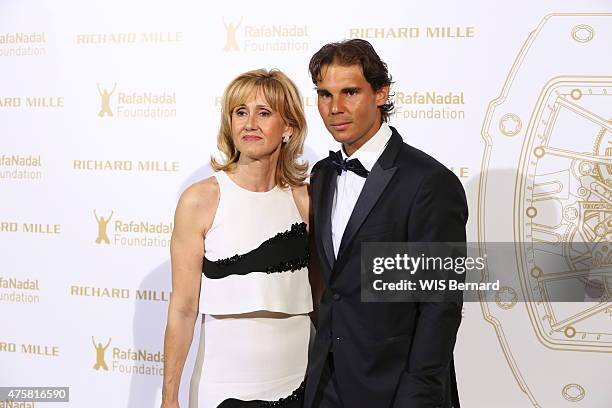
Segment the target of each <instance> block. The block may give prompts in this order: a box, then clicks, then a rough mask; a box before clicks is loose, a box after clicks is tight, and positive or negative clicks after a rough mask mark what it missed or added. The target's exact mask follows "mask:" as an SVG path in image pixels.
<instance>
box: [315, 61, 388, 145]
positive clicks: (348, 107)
mask: <svg viewBox="0 0 612 408" xmlns="http://www.w3.org/2000/svg"><path fill="white" fill-rule="evenodd" d="M316 89H317V95H318V107H319V113H320V114H321V118H323V122H324V123H325V127H326V128H327V130H329V132H330V133H331V134H332V136H333V137H334V139H336V141H337V142H340V143H342V144H343V145H344V149H345V151H346V153H347V154H349V155H350V154H353V153H354V152H355V151H356V150H357V149H359V148H360V147H361V146H363V144H365V142H367V141H368V140H370V139H371V138H372V136H374V134H375V133H376V132H377V131H378V129H379V128H380V124H381V113H380V109H379V108H378V106H380V105H383V104H384V103H385V102H386V101H387V97H388V95H389V87H388V86H385V87H382V88H381V89H380V90H378V91H374V90H373V89H372V86H371V85H370V84H369V83H368V81H367V80H366V79H365V77H364V76H363V72H362V70H361V66H359V65H349V66H342V65H337V64H330V65H325V66H323V67H322V69H321V81H319V82H318V83H317V87H316Z"/></svg>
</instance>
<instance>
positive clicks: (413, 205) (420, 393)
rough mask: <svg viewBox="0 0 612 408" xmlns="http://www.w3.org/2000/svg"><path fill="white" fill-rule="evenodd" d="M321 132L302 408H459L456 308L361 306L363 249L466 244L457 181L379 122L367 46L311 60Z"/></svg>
mask: <svg viewBox="0 0 612 408" xmlns="http://www.w3.org/2000/svg"><path fill="white" fill-rule="evenodd" d="M309 69H310V74H311V77H312V80H313V82H314V84H315V85H316V90H317V94H318V108H319V113H320V114H321V118H322V119H323V122H324V123H325V127H326V128H327V130H328V131H329V132H330V133H331V134H332V136H333V138H334V139H335V140H336V141H337V142H340V143H341V144H342V148H341V149H340V151H339V152H330V156H329V157H327V158H325V159H323V160H321V161H319V162H318V163H316V164H315V166H314V167H313V169H312V175H311V186H310V188H311V198H312V214H313V222H312V223H311V232H312V234H313V236H314V241H315V245H314V247H315V249H316V251H317V252H318V259H319V264H320V265H319V268H320V270H321V274H322V278H323V280H324V281H325V283H326V288H325V292H324V293H323V295H322V299H321V304H320V309H319V311H318V326H317V334H316V338H315V341H314V344H313V347H312V349H311V354H310V358H309V363H308V370H307V382H306V393H305V400H304V407H305V408H337V407H345V408H361V407H363V408H387V407H391V408H396V407H405V408H434V407H442V408H450V407H454V408H459V401H458V395H457V388H456V382H455V378H454V377H455V372H454V367H453V348H454V345H455V338H456V333H457V330H458V328H459V323H460V320H461V308H462V302H461V301H455V302H451V301H449V302H438V303H433V302H427V303H418V302H411V303H409V302H405V303H384V302H376V303H362V302H361V300H360V299H361V297H360V289H361V286H360V285H361V278H360V252H361V243H362V242H371V241H377V242H465V224H466V221H467V217H468V211H467V203H466V198H465V193H464V191H463V187H462V186H461V183H460V182H459V180H458V179H457V177H456V176H455V175H454V174H453V173H452V172H451V171H450V170H448V169H447V168H446V167H444V166H443V165H442V164H440V163H439V162H437V161H436V160H435V159H433V158H432V157H430V156H428V155H427V154H425V153H423V152H422V151H420V150H418V149H416V148H414V147H411V146H409V145H408V144H406V143H404V142H403V140H402V137H401V136H400V134H399V133H398V132H397V130H396V129H395V128H393V127H391V126H389V125H388V124H387V123H386V122H387V120H388V119H389V114H390V112H391V111H392V109H393V104H392V103H391V102H390V101H389V87H390V85H391V77H390V75H389V73H388V71H387V66H386V64H385V63H384V62H383V61H381V59H380V57H379V56H378V55H377V53H376V51H375V50H374V48H373V47H372V45H371V44H370V43H369V42H367V41H365V40H360V39H353V40H347V41H343V42H340V43H331V44H327V45H325V46H324V47H322V48H321V49H320V50H319V51H318V52H317V53H316V54H315V55H314V56H313V57H312V59H311V61H310V66H309Z"/></svg>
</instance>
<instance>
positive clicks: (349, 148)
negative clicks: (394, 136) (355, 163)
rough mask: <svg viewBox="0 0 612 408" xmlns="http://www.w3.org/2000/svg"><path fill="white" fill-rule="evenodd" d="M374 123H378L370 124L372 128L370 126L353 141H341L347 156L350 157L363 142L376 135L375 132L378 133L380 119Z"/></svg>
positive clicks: (380, 124)
mask: <svg viewBox="0 0 612 408" xmlns="http://www.w3.org/2000/svg"><path fill="white" fill-rule="evenodd" d="M376 123H378V126H376V125H375V126H372V128H370V130H369V131H368V132H367V133H366V134H365V135H363V136H361V137H360V138H359V139H357V140H355V141H354V142H353V143H342V150H343V151H344V153H345V154H346V155H347V156H348V157H351V156H352V155H353V154H354V153H355V152H356V151H357V150H359V149H360V148H361V147H362V146H363V145H364V144H366V143H368V141H370V139H372V138H373V137H374V135H376V133H378V131H379V130H380V127H381V126H382V121H381V122H376Z"/></svg>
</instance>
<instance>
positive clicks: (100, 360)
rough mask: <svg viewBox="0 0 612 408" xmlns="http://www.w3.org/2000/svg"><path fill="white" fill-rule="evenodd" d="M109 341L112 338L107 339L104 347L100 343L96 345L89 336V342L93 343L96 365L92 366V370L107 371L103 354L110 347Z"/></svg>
mask: <svg viewBox="0 0 612 408" xmlns="http://www.w3.org/2000/svg"><path fill="white" fill-rule="evenodd" d="M111 340H112V338H111V337H109V338H108V341H107V342H106V345H105V346H103V345H102V343H98V344H96V340H95V339H94V336H91V342H92V343H93V346H94V348H95V349H96V364H94V366H93V369H94V370H99V369H100V368H102V369H103V370H106V371H108V366H107V365H106V361H104V353H105V352H106V349H107V348H108V346H109V345H110V342H111Z"/></svg>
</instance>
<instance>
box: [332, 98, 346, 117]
mask: <svg viewBox="0 0 612 408" xmlns="http://www.w3.org/2000/svg"><path fill="white" fill-rule="evenodd" d="M339 113H344V101H343V99H342V97H341V96H339V97H337V98H332V100H331V114H332V115H337V114H339Z"/></svg>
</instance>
